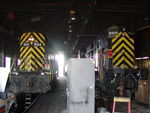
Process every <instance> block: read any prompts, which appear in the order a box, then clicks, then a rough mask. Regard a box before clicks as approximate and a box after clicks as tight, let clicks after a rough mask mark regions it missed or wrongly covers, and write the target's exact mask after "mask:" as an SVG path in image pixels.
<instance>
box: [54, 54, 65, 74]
mask: <svg viewBox="0 0 150 113" xmlns="http://www.w3.org/2000/svg"><path fill="white" fill-rule="evenodd" d="M55 58H56V60H57V62H58V71H59V72H58V75H59V77H62V76H63V74H64V55H63V54H62V53H59V54H57V55H56V56H55Z"/></svg>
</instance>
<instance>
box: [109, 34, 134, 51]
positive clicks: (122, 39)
mask: <svg viewBox="0 0 150 113" xmlns="http://www.w3.org/2000/svg"><path fill="white" fill-rule="evenodd" d="M122 41H124V42H125V43H127V45H128V46H129V47H130V48H132V49H133V50H134V46H133V44H131V43H130V42H129V41H128V40H127V39H126V38H125V37H121V38H120V39H119V40H118V41H117V42H116V43H115V44H114V45H113V46H112V49H115V48H116V46H117V45H119V44H120V43H122Z"/></svg>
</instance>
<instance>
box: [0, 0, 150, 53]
mask: <svg viewBox="0 0 150 113" xmlns="http://www.w3.org/2000/svg"><path fill="white" fill-rule="evenodd" d="M70 10H74V11H75V14H74V15H75V17H76V20H75V21H69V19H70V13H69V11H70ZM10 13H11V14H13V15H14V18H13V19H10V18H9V17H8V14H10ZM113 24H116V25H119V26H120V27H125V28H127V29H128V30H130V31H133V32H135V31H136V29H138V28H140V27H142V26H144V25H147V24H150V3H149V0H26V1H25V0H12V1H11V2H10V0H5V1H0V41H1V42H2V41H3V42H5V46H6V47H5V48H6V50H7V51H8V53H12V54H13V53H14V52H13V51H15V50H17V46H15V45H17V40H18V38H19V37H20V36H21V34H22V33H23V32H28V31H38V32H42V33H43V34H44V35H45V36H46V37H47V39H48V44H49V45H51V46H50V47H51V48H52V51H60V50H63V51H65V52H66V53H74V52H75V51H76V50H78V49H81V50H82V49H83V48H85V46H87V44H89V43H90V42H91V41H92V40H95V39H96V38H97V37H98V36H103V35H104V34H106V33H107V28H108V27H109V26H111V25H113ZM69 25H71V27H72V28H71V29H72V32H71V33H69V31H68V30H69ZM104 36H105V35H104Z"/></svg>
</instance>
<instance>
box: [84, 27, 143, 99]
mask: <svg viewBox="0 0 150 113" xmlns="http://www.w3.org/2000/svg"><path fill="white" fill-rule="evenodd" d="M129 34H130V33H128V32H126V31H125V29H123V30H120V31H119V28H118V27H116V26H112V27H110V28H109V29H108V36H107V38H98V39H97V40H95V41H94V42H93V43H92V44H90V45H89V46H88V47H87V48H86V56H87V57H90V58H92V59H94V60H95V64H96V65H95V73H96V98H97V97H98V98H100V97H99V96H100V95H102V94H104V95H107V96H108V97H110V98H113V97H114V96H130V97H133V96H134V93H135V91H136V90H137V87H138V78H139V76H141V75H140V73H139V70H138V69H137V67H136V63H135V49H134V38H133V35H132V34H130V35H129Z"/></svg>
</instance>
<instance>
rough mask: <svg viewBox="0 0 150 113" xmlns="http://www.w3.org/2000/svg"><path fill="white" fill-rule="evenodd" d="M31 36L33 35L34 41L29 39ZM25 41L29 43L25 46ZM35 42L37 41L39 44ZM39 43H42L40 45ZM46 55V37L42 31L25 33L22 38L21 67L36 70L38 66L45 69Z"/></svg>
mask: <svg viewBox="0 0 150 113" xmlns="http://www.w3.org/2000/svg"><path fill="white" fill-rule="evenodd" d="M29 37H33V38H34V41H32V42H31V41H29V40H28V38H29ZM24 43H27V44H28V45H27V46H24ZM34 43H37V46H35V45H34ZM38 44H42V45H39V46H38ZM44 57H45V37H44V36H43V35H42V34H41V33H35V32H29V33H24V34H23V35H22V36H21V38H20V60H21V64H20V69H23V70H27V71H35V70H36V68H38V69H44V66H43V64H44V59H43V58H44Z"/></svg>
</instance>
